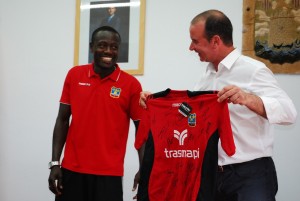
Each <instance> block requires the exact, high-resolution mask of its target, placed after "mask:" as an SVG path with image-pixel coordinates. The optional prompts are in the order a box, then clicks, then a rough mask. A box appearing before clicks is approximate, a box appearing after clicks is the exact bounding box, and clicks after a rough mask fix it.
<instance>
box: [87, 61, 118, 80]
mask: <svg viewBox="0 0 300 201" xmlns="http://www.w3.org/2000/svg"><path fill="white" fill-rule="evenodd" d="M93 67H94V63H92V64H91V65H89V70H88V77H89V78H91V77H99V78H100V76H99V75H98V74H97V73H95V71H94V68H93ZM115 67H116V70H114V72H112V73H111V74H110V75H108V76H107V77H105V78H104V79H111V80H113V81H115V82H117V81H118V80H119V77H120V74H121V69H120V67H119V65H118V64H116V65H115Z"/></svg>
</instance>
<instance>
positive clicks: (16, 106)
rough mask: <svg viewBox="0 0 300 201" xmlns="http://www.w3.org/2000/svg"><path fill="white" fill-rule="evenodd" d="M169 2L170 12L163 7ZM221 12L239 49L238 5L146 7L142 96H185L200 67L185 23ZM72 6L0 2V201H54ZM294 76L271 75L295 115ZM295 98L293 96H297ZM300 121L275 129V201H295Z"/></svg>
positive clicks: (127, 179)
mask: <svg viewBox="0 0 300 201" xmlns="http://www.w3.org/2000/svg"><path fill="white" fill-rule="evenodd" d="M170 2H172V4H170ZM212 8H214V9H220V10H222V11H224V12H225V13H226V14H227V15H228V16H229V18H230V19H231V20H232V23H233V26H234V43H235V46H236V47H238V48H241V44H242V34H241V33H242V1H241V0H228V1H218V0H210V1H189V0H185V1H182V0H181V1H180V0H172V1H161V0H151V1H150V0H148V1H147V3H146V24H145V28H146V35H145V65H144V68H145V73H144V75H143V76H137V78H138V79H139V80H140V81H141V83H142V85H143V87H144V89H145V90H149V91H152V92H155V91H160V90H163V89H165V88H168V87H170V88H173V89H192V87H193V85H194V83H195V82H196V81H197V80H198V77H199V76H200V75H201V73H203V70H204V68H205V63H200V62H199V58H198V56H197V55H196V54H195V53H193V52H190V51H189V50H188V47H189V44H190V39H189V32H188V29H189V23H190V20H191V19H192V18H193V17H194V16H195V15H196V14H198V13H199V12H201V11H203V10H206V9H212ZM74 29H75V0H66V1H61V0H52V1H46V0H26V1H23V0H14V1H12V0H11V1H5V0H0V178H1V180H0V186H1V188H0V200H1V201H20V200H37V201H38V200H44V201H50V200H53V199H54V196H53V194H51V193H50V191H49V190H48V184H47V179H48V175H49V170H48V169H47V163H48V162H49V160H50V159H51V140H52V131H53V126H54V122H55V118H56V115H57V111H58V105H59V103H58V100H59V98H60V94H61V89H62V84H63V80H64V77H65V75H66V73H67V71H68V69H69V68H70V67H72V66H73V48H74ZM299 76H300V75H276V77H277V78H278V80H279V83H280V84H281V86H282V87H283V88H284V89H285V90H286V91H287V93H288V94H289V95H290V96H291V98H292V99H293V100H294V102H295V105H296V107H297V109H298V111H300V95H299V93H298V90H297V86H300V79H299V78H300V77H299ZM296 91H297V92H296ZM299 125H300V124H299V120H298V121H297V123H296V124H295V125H292V126H286V127H282V126H276V128H275V132H276V142H275V155H274V159H275V163H276V167H277V171H278V179H279V192H278V196H277V200H278V201H298V200H299V198H298V192H299V191H300V186H299V185H298V180H299V178H300V172H299V169H300V162H299V160H298V153H299V152H300V148H299V145H298V143H299V141H300V136H299V131H300V128H299ZM133 138H134V133H133V130H131V133H130V138H129V140H128V145H129V146H128V149H127V155H126V162H125V170H126V171H125V176H124V200H125V201H129V200H131V198H132V197H133V195H134V193H132V192H131V189H132V185H133V177H134V174H135V172H136V171H137V169H138V162H137V153H136V151H135V150H134V149H133Z"/></svg>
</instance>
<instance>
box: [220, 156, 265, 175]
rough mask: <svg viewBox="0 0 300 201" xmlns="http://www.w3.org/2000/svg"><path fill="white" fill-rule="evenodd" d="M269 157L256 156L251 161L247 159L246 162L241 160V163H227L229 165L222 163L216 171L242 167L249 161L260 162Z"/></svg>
mask: <svg viewBox="0 0 300 201" xmlns="http://www.w3.org/2000/svg"><path fill="white" fill-rule="evenodd" d="M270 158H271V157H263V158H257V159H254V160H251V161H247V162H243V163H235V164H229V165H222V166H220V165H219V166H218V172H225V171H226V170H232V169H235V168H238V167H242V166H247V165H249V164H250V163H254V162H261V161H264V160H266V159H267V160H269V159H270Z"/></svg>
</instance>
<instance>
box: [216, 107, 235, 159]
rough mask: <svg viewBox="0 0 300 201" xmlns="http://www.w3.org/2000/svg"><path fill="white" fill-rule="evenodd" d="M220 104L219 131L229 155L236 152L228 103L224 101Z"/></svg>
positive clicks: (223, 146) (224, 148)
mask: <svg viewBox="0 0 300 201" xmlns="http://www.w3.org/2000/svg"><path fill="white" fill-rule="evenodd" d="M219 105H220V110H219V111H220V115H219V121H218V122H219V133H220V140H221V146H222V148H223V150H224V151H225V153H226V154H227V155H228V156H232V155H233V154H235V144H234V139H233V134H232V130H231V123H230V116H229V110H228V103H227V102H225V101H224V102H222V103H220V104H219Z"/></svg>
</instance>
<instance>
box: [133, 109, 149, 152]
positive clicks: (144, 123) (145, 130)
mask: <svg viewBox="0 0 300 201" xmlns="http://www.w3.org/2000/svg"><path fill="white" fill-rule="evenodd" d="M149 113H150V112H149V110H148V109H143V111H142V118H141V120H140V123H139V127H138V131H137V135H136V138H135V142H134V147H135V148H136V149H137V150H139V149H140V148H141V147H142V146H143V144H144V143H145V142H146V141H147V138H148V134H149V131H150V117H149Z"/></svg>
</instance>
